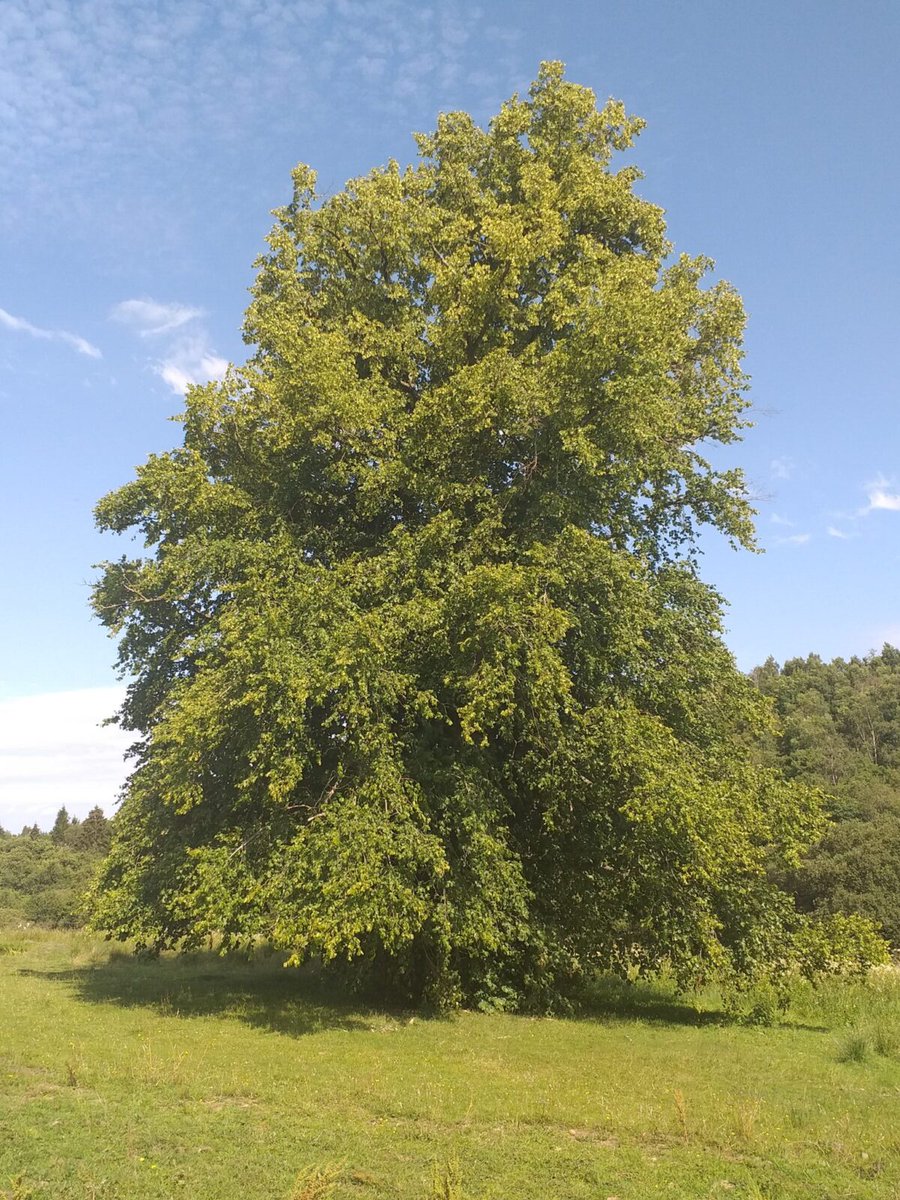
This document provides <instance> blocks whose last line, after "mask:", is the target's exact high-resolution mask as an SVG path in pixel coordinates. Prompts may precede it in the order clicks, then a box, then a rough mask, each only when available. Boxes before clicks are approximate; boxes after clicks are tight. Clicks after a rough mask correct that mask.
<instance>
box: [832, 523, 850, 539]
mask: <svg viewBox="0 0 900 1200" xmlns="http://www.w3.org/2000/svg"><path fill="white" fill-rule="evenodd" d="M827 532H828V536H829V537H833V538H839V539H840V540H841V541H842V542H846V541H849V540H850V538H852V537H853V534H852V533H847V532H845V531H844V530H843V529H838V528H837V526H835V525H829V526H828V531H827Z"/></svg>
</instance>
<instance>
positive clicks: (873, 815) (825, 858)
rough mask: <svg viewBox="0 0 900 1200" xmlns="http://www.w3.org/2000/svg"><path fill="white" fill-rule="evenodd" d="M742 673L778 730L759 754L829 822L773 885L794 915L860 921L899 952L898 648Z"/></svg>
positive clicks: (799, 660)
mask: <svg viewBox="0 0 900 1200" xmlns="http://www.w3.org/2000/svg"><path fill="white" fill-rule="evenodd" d="M751 675H752V678H753V679H754V680H755V682H756V684H757V686H758V687H759V689H760V691H762V692H763V693H764V694H765V695H767V696H770V697H771V698H772V700H773V701H774V704H775V709H776V712H777V715H778V723H779V726H780V733H779V734H778V735H777V736H773V737H772V738H771V739H770V741H769V742H768V743H766V744H764V745H763V746H761V747H760V750H759V752H760V754H762V755H763V756H764V758H765V760H766V761H767V762H769V763H775V764H777V765H778V766H780V767H781V769H782V770H783V771H784V773H785V774H786V775H787V776H789V777H790V778H793V779H799V780H802V781H803V782H805V783H810V784H813V785H815V786H816V787H818V788H820V789H821V791H822V792H823V793H824V794H825V797H826V806H827V809H828V812H829V815H830V816H831V818H832V820H833V824H832V826H831V828H830V829H829V831H828V832H827V833H826V835H825V837H824V838H823V840H822V841H821V842H820V843H819V845H817V846H816V847H815V848H814V849H813V850H812V851H811V852H810V853H809V854H808V855H807V857H806V860H805V862H804V864H803V866H802V867H801V868H800V869H799V870H797V871H795V872H793V873H792V874H791V875H790V876H789V877H787V878H783V879H781V880H780V882H781V883H782V885H783V886H784V887H786V888H787V889H788V890H789V891H791V892H792V893H793V894H794V896H795V897H796V900H797V903H798V906H799V907H800V908H801V909H803V910H805V911H816V910H818V911H822V912H855V913H861V914H862V915H864V916H867V917H871V918H872V919H873V920H874V921H876V922H877V923H878V924H879V925H880V926H881V928H882V930H883V932H884V935H885V937H886V938H887V939H888V941H889V942H890V943H891V945H892V946H898V945H900V650H897V649H895V648H894V647H893V646H885V647H884V648H883V650H882V651H881V653H880V654H870V655H867V656H866V657H865V658H851V659H848V660H844V659H842V658H836V659H835V660H834V661H833V662H830V663H826V662H823V661H822V659H821V658H819V656H818V655H816V654H812V655H810V656H809V658H794V659H791V660H789V661H788V662H786V663H785V664H784V665H783V666H781V667H779V665H778V664H777V663H776V662H775V661H774V659H771V658H770V659H769V660H768V661H767V662H766V663H765V664H764V665H763V666H761V667H757V668H756V669H755V670H754V671H752V672H751Z"/></svg>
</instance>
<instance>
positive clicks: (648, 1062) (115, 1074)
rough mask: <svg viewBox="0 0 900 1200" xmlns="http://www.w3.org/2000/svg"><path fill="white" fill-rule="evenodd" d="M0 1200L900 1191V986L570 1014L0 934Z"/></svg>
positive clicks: (641, 1002) (611, 992) (613, 1006)
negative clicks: (439, 1002) (481, 1005)
mask: <svg viewBox="0 0 900 1200" xmlns="http://www.w3.org/2000/svg"><path fill="white" fill-rule="evenodd" d="M0 944H2V946H3V948H4V952H3V953H2V954H0V1012H2V1020H0V1196H2V1197H5V1198H10V1200H11V1198H13V1197H14V1198H15V1200H26V1198H32V1200H38V1198H39V1197H40V1198H42V1200H43V1198H46V1200H50V1198H51V1197H52V1198H53V1200H74V1198H76V1197H77V1198H79V1200H81V1198H90V1200H132V1198H135V1200H137V1198H140V1200H144V1198H147V1200H153V1198H165V1200H169V1198H171V1197H173V1196H180V1195H181V1196H185V1197H191V1200H228V1198H231V1197H234V1198H236V1200H325V1197H331V1198H333V1200H349V1198H351V1197H354V1198H357V1200H379V1198H388V1197H390V1198H392V1200H476V1198H478V1200H481V1198H485V1200H487V1198H491V1200H519V1198H521V1200H538V1198H540V1200H546V1198H559V1200H570V1198H571V1200H576V1198H581V1197H584V1198H585V1200H587V1198H588V1197H590V1198H591V1200H595V1198H598V1197H599V1198H600V1200H605V1198H609V1197H616V1198H618V1200H645V1198H646V1197H655V1196H659V1197H667V1198H670V1197H683V1198H685V1200H688V1198H690V1200H694V1198H696V1197H705V1196H710V1197H718V1196H725V1195H729V1196H734V1197H741V1196H742V1197H754V1198H755V1200H761V1198H767V1200H791V1198H797V1200H800V1198H801V1197H802V1198H803V1200H808V1198H810V1197H816V1198H817V1200H832V1198H835V1200H836V1198H838V1197H847V1198H852V1200H866V1198H869V1197H893V1196H896V1195H900V1125H898V1124H897V1122H896V1114H897V1105H898V1100H900V986H898V984H897V982H896V980H895V977H894V976H893V975H890V974H885V975H883V976H881V977H879V978H876V979H874V980H873V981H872V982H870V983H868V984H843V985H830V986H829V987H828V988H824V989H820V990H819V991H818V992H814V991H813V990H812V989H809V988H806V989H799V990H798V993H797V996H796V999H795V1003H794V1007H793V1009H792V1011H791V1012H790V1013H789V1014H788V1017H787V1020H786V1023H784V1024H782V1025H779V1026H777V1027H774V1028H768V1029H762V1028H750V1027H746V1026H743V1025H741V1024H739V1023H735V1022H728V1021H727V1020H725V1019H724V1018H723V1017H722V1014H721V1013H720V1012H718V1011H717V1009H716V1006H715V998H714V997H712V996H700V997H697V998H695V1000H694V1002H693V1003H684V1002H680V1001H679V1000H678V999H677V998H676V997H675V996H674V995H673V994H672V992H671V990H666V989H664V988H663V989H660V988H657V989H640V990H636V991H634V990H632V991H628V990H625V989H622V988H614V987H610V988H605V989H600V990H599V991H598V995H597V997H596V1003H595V1005H594V1007H593V1010H592V1013H591V1015H589V1016H584V1017H581V1018H579V1019H570V1020H559V1019H531V1018H524V1017H515V1016H510V1015H503V1014H491V1015H487V1014H478V1015H476V1014H471V1013H463V1014H461V1015H459V1016H457V1017H454V1018H452V1019H447V1020H428V1019H425V1018H423V1017H421V1016H419V1015H416V1014H410V1013H398V1012H383V1011H378V1010H376V1009H371V1008H366V1007H364V1006H361V1005H360V1004H359V1003H352V1002H347V1001H342V1000H340V999H339V998H335V996H334V995H332V994H329V992H328V991H327V990H326V989H325V988H324V987H323V985H322V984H321V983H320V982H318V981H317V980H315V979H314V978H312V977H309V976H305V975H303V974H300V973H298V972H295V971H286V970H284V969H283V968H282V967H281V966H280V965H279V963H278V961H277V960H274V959H270V960H268V961H260V962H255V963H249V964H244V963H236V962H231V961H223V960H220V959H217V958H215V957H212V956H203V955H200V956H196V957H193V958H187V959H164V960H161V961H158V962H153V963H146V962H136V961H133V960H131V959H129V958H126V957H122V956H121V955H116V954H111V953H110V950H109V948H108V947H106V946H105V945H104V944H103V943H98V942H96V941H94V940H93V939H91V938H89V937H87V936H85V935H79V934H75V935H71V934H68V935H67V934H40V933H37V932H35V931H32V930H28V931H25V932H24V934H21V933H20V934H16V933H10V934H3V933H2V932H0Z"/></svg>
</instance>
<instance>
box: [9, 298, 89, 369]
mask: <svg viewBox="0 0 900 1200" xmlns="http://www.w3.org/2000/svg"><path fill="white" fill-rule="evenodd" d="M0 325H2V326H3V327H4V328H5V329H10V330H12V332H13V333H24V334H27V335H28V337H33V338H40V339H41V340H42V341H46V342H64V343H65V345H67V346H71V348H72V349H73V350H77V351H78V353H79V354H86V355H87V356H88V358H102V357H103V355H102V354H101V353H100V351H99V350H98V349H97V347H96V346H93V345H91V343H90V342H89V341H87V340H86V339H85V338H83V337H79V336H78V334H77V333H68V332H66V330H64V329H43V328H42V327H41V326H40V325H32V323H31V321H26V320H25V318H24V317H14V316H13V314H12V313H10V312H7V311H6V309H5V308H0Z"/></svg>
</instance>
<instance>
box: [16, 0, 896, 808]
mask: <svg viewBox="0 0 900 1200" xmlns="http://www.w3.org/2000/svg"><path fill="white" fill-rule="evenodd" d="M543 58H561V59H563V60H564V61H565V62H566V64H567V70H568V74H569V76H570V78H572V79H574V80H576V81H577V82H580V83H584V84H588V85H589V86H591V87H593V88H594V89H595V90H596V92H597V94H598V97H599V98H600V99H601V100H602V99H605V98H606V97H607V96H615V97H617V98H620V99H622V100H623V101H624V102H625V103H626V105H627V107H628V108H629V110H630V111H632V112H635V113H638V114H640V115H641V116H643V117H644V118H645V119H646V120H647V122H648V127H647V130H646V131H645V133H644V134H643V135H642V137H641V139H640V141H639V143H638V146H637V149H636V151H635V154H634V158H635V160H636V161H637V162H638V164H639V165H640V166H641V167H642V168H643V170H644V172H645V179H644V180H643V181H642V183H641V184H640V185H639V186H640V190H641V192H642V194H643V195H645V196H646V197H647V198H648V199H650V200H652V201H654V202H655V203H659V204H661V205H662V206H663V207H664V208H665V209H666V210H667V213H668V222H669V234H670V237H671V239H672V240H673V241H674V242H675V244H676V247H677V248H678V249H679V250H685V251H688V252H690V253H704V254H707V255H710V256H711V257H713V258H714V259H716V261H717V263H718V270H719V273H720V274H721V275H722V276H723V277H725V278H728V279H730V280H731V281H732V282H733V283H734V284H735V285H736V286H737V288H738V290H739V291H740V292H741V294H742V295H743V297H744V300H745V304H746V306H747V309H748V312H749V317H750V320H749V326H748V331H747V341H746V345H747V367H748V370H749V371H750V373H751V374H752V376H753V389H752V396H753V400H754V406H755V420H756V427H755V428H754V429H753V430H752V431H750V432H749V433H748V435H747V437H746V440H745V442H744V443H743V444H742V445H741V446H740V447H738V448H737V449H736V450H734V451H733V452H731V453H730V454H729V456H728V458H729V461H732V462H735V463H738V464H740V465H742V466H744V468H745V469H746V471H747V473H748V475H749V478H750V480H751V483H752V487H753V489H754V494H755V495H756V496H757V498H758V508H759V532H760V542H761V544H762V545H763V546H764V547H765V551H766V552H765V554H763V555H750V554H746V553H741V554H735V553H734V552H732V551H730V550H728V549H727V548H726V547H724V546H722V545H720V544H719V543H718V542H717V540H716V539H715V538H709V539H708V540H707V550H706V556H705V563H704V575H705V577H706V578H707V579H708V580H710V581H711V582H712V583H714V584H715V585H716V586H717V587H718V588H719V590H720V591H721V592H722V593H723V595H724V596H725V597H726V599H727V600H728V601H729V605H730V607H729V609H728V617H727V621H728V630H729V631H728V641H729V644H730V645H731V647H732V649H733V650H734V652H735V654H736V656H737V659H738V662H739V664H740V665H741V666H742V667H744V668H750V667H751V666H753V665H754V663H756V662H759V661H762V660H763V659H764V658H765V657H766V656H767V655H769V654H774V655H775V657H776V658H778V659H779V660H782V661H783V660H784V659H785V658H787V657H791V656H793V655H797V654H807V653H809V652H811V651H816V652H818V653H821V654H822V655H823V656H825V657H833V656H835V655H839V654H840V655H844V656H847V655H850V654H854V653H865V652H866V651H867V650H868V649H870V648H872V647H878V646H880V644H881V643H882V642H883V641H885V640H894V641H900V598H898V592H897V586H896V581H897V567H898V554H900V461H898V423H897V413H898V401H900V384H898V370H897V365H896V361H895V359H896V347H897V343H898V332H900V329H898V326H900V299H898V283H897V281H898V279H900V238H898V236H897V223H898V213H900V167H898V155H897V153H896V148H897V146H898V145H900V73H898V71H897V69H896V64H897V62H898V61H900V6H898V5H897V4H896V3H895V2H894V0H883V2H882V0H857V2H856V3H854V4H850V3H846V2H844V0H816V2H815V3H813V2H804V0H788V2H785V0H780V2H778V3H775V2H774V0H766V2H763V0H758V2H754V0H744V3H742V4H739V5H738V4H725V3H722V0H715V2H713V0H685V2H683V3H678V2H672V0H669V2H663V0H656V2H649V0H643V2H641V0H638V2H631V3H618V2H616V3H613V2H609V0H584V2H582V0H562V2H560V3H557V4H555V5H552V6H551V5H550V4H548V3H537V2H535V0H516V2H511V0H480V2H477V3H476V2H472V3H470V2H469V0H444V2H440V0H431V2H428V0H426V2H425V3H414V2H412V0H281V2H271V3H270V2H266V0H158V2H157V3H155V4H146V5H134V4H131V3H127V2H126V0H34V2H30V3H29V2H27V0H0V413H2V421H3V426H2V428H3V436H2V441H0V465H2V470H0V489H2V496H0V514H2V516H0V554H2V559H0V561H2V563H3V570H2V572H0V614H2V620H0V824H3V825H6V826H7V827H11V828H15V829H17V828H19V827H21V825H22V824H23V823H24V822H25V821H26V820H28V821H31V820H38V821H39V822H41V823H43V824H46V823H47V822H48V821H49V820H52V816H53V813H54V812H55V810H56V808H57V807H58V806H59V804H62V803H66V804H67V805H68V806H69V808H70V810H74V811H76V812H84V811H86V810H87V808H88V807H90V804H91V803H93V802H95V801H96V802H99V803H100V804H102V805H104V806H105V807H106V808H107V809H109V808H111V806H112V801H113V798H114V794H115V789H116V786H117V783H118V781H119V779H120V778H121V771H122V768H121V765H120V758H121V749H122V745H123V737H122V735H121V734H120V733H118V731H116V730H111V729H105V730H98V729H97V725H96V723H97V721H98V720H99V718H100V716H101V715H103V714H104V713H106V712H109V711H110V710H111V708H112V707H114V704H115V697H116V690H115V689H116V680H115V675H114V672H113V660H114V646H113V645H112V643H110V642H109V641H108V640H107V638H106V637H105V635H104V633H103V632H102V631H101V629H100V628H99V627H98V626H97V625H96V623H94V622H93V621H92V619H91V617H90V614H89V610H88V603H87V602H88V588H89V582H90V580H91V578H92V574H93V572H92V569H91V565H92V564H93V563H95V562H97V561H98V560H99V559H102V558H104V557H106V556H109V555H113V554H117V553H121V552H122V551H123V550H124V549H125V547H124V546H121V547H120V546H117V545H116V544H115V542H114V540H113V539H106V538H101V537H100V535H98V534H97V533H96V532H95V531H94V530H93V527H92V518H91V510H92V507H93V505H94V503H95V502H96V500H97V499H98V498H99V497H100V496H101V495H102V494H103V493H104V492H106V491H107V490H109V489H110V488H113V487H115V486H116V485H118V484H120V483H123V482H125V481H126V480H127V479H129V478H130V477H131V474H132V472H133V469H134V467H135V465H137V464H138V463H139V462H141V461H142V460H143V459H144V458H145V457H146V456H147V454H148V453H150V452H151V451H154V450H162V449H165V448H167V447H169V446H171V445H172V444H174V443H175V442H176V441H177V440H178V436H179V431H178V427H177V426H175V425H173V424H171V423H170V418H171V417H172V415H173V414H175V413H177V412H178V411H179V408H180V393H181V390H182V388H183V386H184V384H185V383H186V382H187V381H189V380H191V379H194V380H201V379H205V378H210V377H213V376H215V375H217V374H218V373H220V372H221V370H222V369H223V367H224V364H225V363H226V362H227V361H228V360H229V359H235V360H240V359H241V358H242V357H243V355H244V352H245V348H244V346H243V344H242V342H241V337H240V325H241V319H242V314H243V310H244V308H245V306H246V301H247V293H246V289H247V287H248V285H249V284H250V282H251V280H252V277H253V272H252V262H253V259H254V257H255V256H256V255H257V254H258V253H259V251H260V250H261V249H262V247H263V238H264V236H265V234H266V232H267V231H268V228H269V226H270V217H269V211H270V210H271V209H272V208H273V207H275V206H276V205H278V204H280V203H283V202H284V201H285V200H286V199H287V198H288V196H289V191H290V170H291V168H292V166H293V165H294V164H295V163H297V162H298V161H304V162H307V163H309V164H311V165H312V166H314V167H315V168H316V169H317V170H318V172H319V181H320V187H321V188H322V189H323V190H324V191H330V190H335V189H338V188H340V187H341V186H342V185H343V183H344V182H345V180H346V179H348V178H349V177H351V176H353V175H355V174H360V173H363V172H365V171H366V170H368V169H369V168H370V167H372V166H374V165H376V164H380V163H384V162H385V161H386V160H387V159H388V158H389V157H392V156H393V157H397V158H399V159H401V160H407V159H409V158H411V157H412V155H413V144H412V140H411V138H410V133H411V131H412V130H416V129H429V128H431V127H432V126H433V123H434V118H435V114H436V113H437V112H438V111H439V110H447V109H454V108H465V109H467V110H469V111H470V112H472V113H473V114H474V115H475V116H476V117H477V118H478V119H481V120H486V119H488V118H489V117H490V115H491V114H492V113H493V112H495V111H496V110H497V108H498V106H499V104H500V103H501V102H502V100H503V99H505V98H506V97H507V96H508V95H510V94H511V93H512V92H513V91H514V90H517V89H518V90H524V89H525V88H527V85H528V83H529V82H530V80H531V79H532V78H533V77H534V75H535V73H536V70H537V65H538V62H539V61H540V60H541V59H543Z"/></svg>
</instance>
